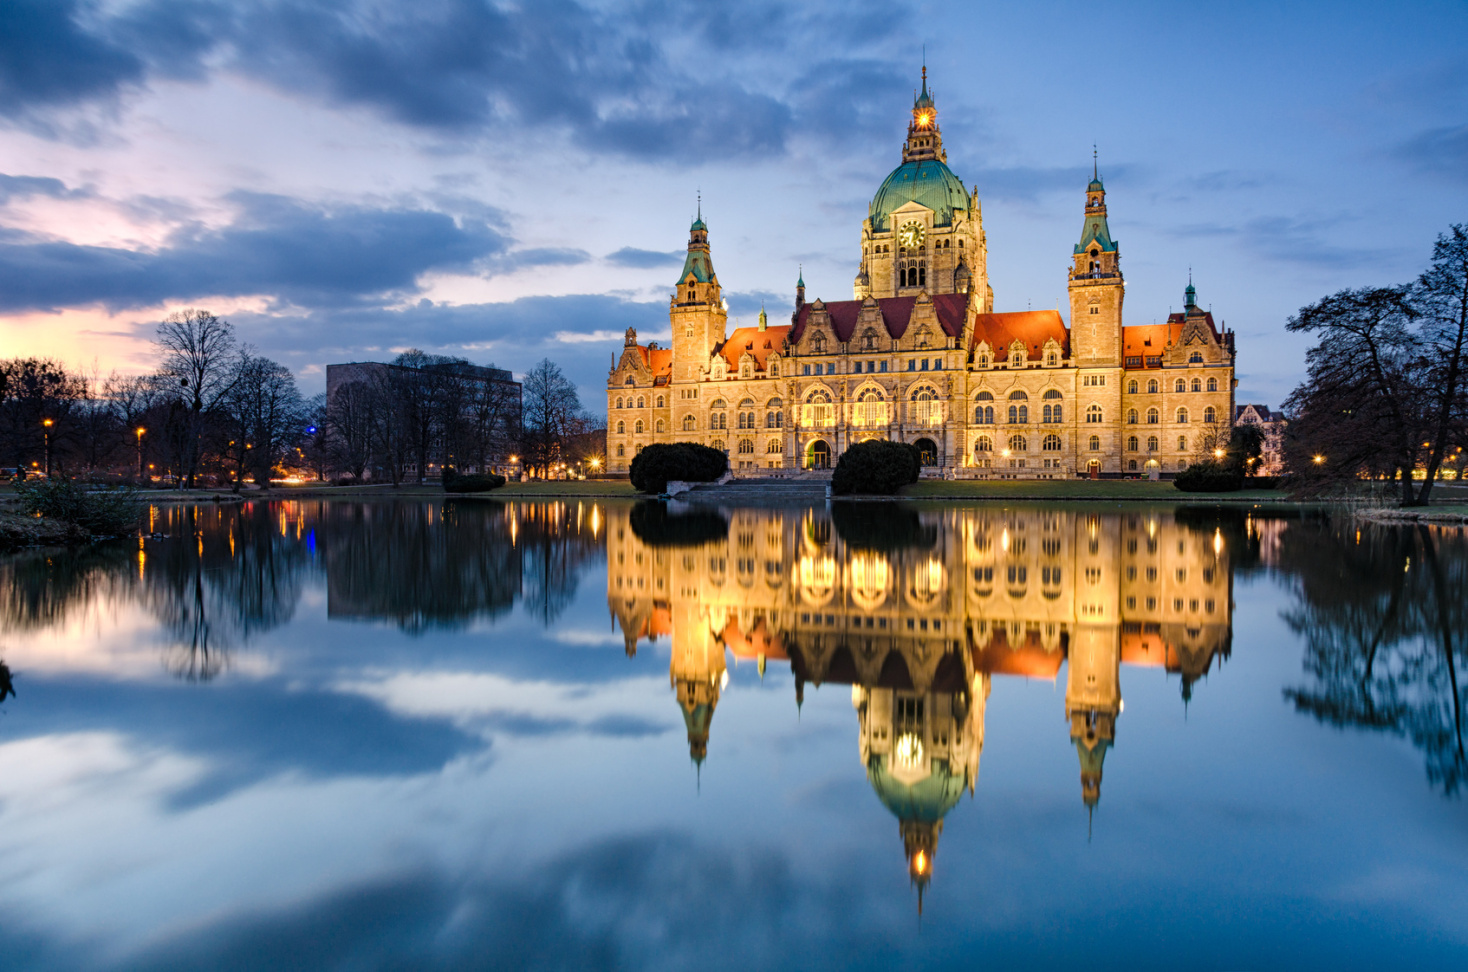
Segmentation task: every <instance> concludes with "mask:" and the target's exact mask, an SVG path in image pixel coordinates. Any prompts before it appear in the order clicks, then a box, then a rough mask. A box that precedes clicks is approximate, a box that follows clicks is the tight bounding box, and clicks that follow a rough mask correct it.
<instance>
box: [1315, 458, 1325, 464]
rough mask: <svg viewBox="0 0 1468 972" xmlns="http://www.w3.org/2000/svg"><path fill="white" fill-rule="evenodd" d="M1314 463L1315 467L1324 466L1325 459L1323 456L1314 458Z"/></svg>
mask: <svg viewBox="0 0 1468 972" xmlns="http://www.w3.org/2000/svg"><path fill="white" fill-rule="evenodd" d="M1314 462H1315V465H1317V466H1323V465H1325V457H1324V456H1316V457H1315V459H1314Z"/></svg>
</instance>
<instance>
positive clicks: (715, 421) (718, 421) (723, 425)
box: [709, 412, 729, 429]
mask: <svg viewBox="0 0 1468 972" xmlns="http://www.w3.org/2000/svg"><path fill="white" fill-rule="evenodd" d="M728 427H729V419H728V418H727V417H726V416H725V415H724V413H723V412H715V413H714V414H712V415H710V416H709V428H711V429H727V428H728Z"/></svg>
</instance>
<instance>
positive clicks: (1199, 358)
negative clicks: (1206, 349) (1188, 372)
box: [1188, 351, 1203, 364]
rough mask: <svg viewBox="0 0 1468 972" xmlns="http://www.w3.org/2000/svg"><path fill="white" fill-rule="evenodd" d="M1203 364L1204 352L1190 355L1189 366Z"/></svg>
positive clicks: (1195, 352)
mask: <svg viewBox="0 0 1468 972" xmlns="http://www.w3.org/2000/svg"><path fill="white" fill-rule="evenodd" d="M1202 363H1203V352H1202V351H1194V352H1193V353H1192V354H1190V355H1188V364H1202Z"/></svg>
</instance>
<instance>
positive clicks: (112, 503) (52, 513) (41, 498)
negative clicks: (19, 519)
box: [15, 479, 143, 537]
mask: <svg viewBox="0 0 1468 972" xmlns="http://www.w3.org/2000/svg"><path fill="white" fill-rule="evenodd" d="M15 492H16V495H18V496H19V497H20V507H21V509H22V510H24V511H25V512H27V513H32V514H36V515H38V516H42V517H45V518H46V519H50V520H58V521H60V522H63V523H74V524H76V525H77V526H79V527H81V528H82V529H83V530H85V531H87V532H88V533H91V534H94V535H96V536H101V537H116V536H122V535H124V534H128V533H131V532H132V531H133V530H135V529H137V526H138V521H139V520H140V519H142V516H143V503H142V501H141V500H139V499H138V495H137V491H136V490H133V489H129V488H127V487H122V488H119V489H83V488H82V487H81V486H79V485H78V484H76V483H74V482H72V481H70V480H67V479H38V480H33V481H31V482H28V483H17V484H16V486H15Z"/></svg>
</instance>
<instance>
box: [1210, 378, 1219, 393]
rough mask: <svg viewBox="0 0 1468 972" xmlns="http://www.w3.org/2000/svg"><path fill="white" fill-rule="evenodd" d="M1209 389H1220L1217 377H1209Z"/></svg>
mask: <svg viewBox="0 0 1468 972" xmlns="http://www.w3.org/2000/svg"><path fill="white" fill-rule="evenodd" d="M1208 390H1209V391H1218V379H1217V378H1209V379H1208Z"/></svg>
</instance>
